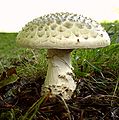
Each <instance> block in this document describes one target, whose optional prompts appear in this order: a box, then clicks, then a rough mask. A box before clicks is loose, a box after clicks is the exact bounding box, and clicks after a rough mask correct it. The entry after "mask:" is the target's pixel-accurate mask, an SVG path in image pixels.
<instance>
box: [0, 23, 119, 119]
mask: <svg viewBox="0 0 119 120" xmlns="http://www.w3.org/2000/svg"><path fill="white" fill-rule="evenodd" d="M102 25H103V26H104V28H105V29H106V30H107V32H108V33H109V35H110V38H111V41H112V42H111V45H110V46H108V47H106V48H99V49H90V50H86V49H84V50H80V49H79V50H76V51H75V50H74V51H73V52H72V63H73V67H74V73H75V75H76V76H75V81H76V82H77V88H76V91H75V93H74V95H73V96H72V99H71V100H68V101H65V100H64V99H63V98H62V97H61V96H56V97H54V98H49V95H50V93H49V95H46V96H43V97H41V95H40V89H41V85H42V84H43V82H44V79H45V75H46V71H47V60H46V56H47V54H46V50H45V49H42V50H33V49H26V48H21V47H19V46H17V45H16V43H15V38H16V35H17V33H0V119H1V120H16V119H17V120H27V119H28V120H39V119H40V120H46V119H49V120H66V119H67V120H78V119H80V120H83V119H87V120H92V119H97V120H104V119H107V120H111V119H115V120H116V119H119V87H118V86H119V52H118V51H119V43H118V42H119V22H118V21H115V22H112V23H107V22H104V23H102Z"/></svg>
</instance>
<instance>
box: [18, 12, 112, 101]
mask: <svg viewBox="0 0 119 120" xmlns="http://www.w3.org/2000/svg"><path fill="white" fill-rule="evenodd" d="M16 41H17V43H18V44H20V45H21V46H23V47H28V48H34V49H40V48H47V49H48V52H47V55H48V56H47V58H48V70H47V75H46V79H45V82H44V84H43V85H42V89H41V95H44V94H47V93H48V92H49V91H50V92H51V96H53V95H58V94H60V95H62V96H63V98H64V99H67V100H68V99H70V98H71V96H72V94H73V92H74V90H75V89H76V83H75V81H74V73H73V67H72V65H71V58H70V53H71V52H72V50H73V49H78V48H99V47H105V46H108V45H109V44H110V38H109V36H108V34H107V32H106V31H105V30H104V29H103V27H102V26H101V25H100V24H99V23H97V22H96V21H95V20H92V19H91V18H87V17H84V16H82V15H78V14H73V13H68V12H66V13H62V12H61V13H55V14H48V15H44V16H41V17H39V18H36V19H34V20H33V21H31V22H29V23H28V24H27V25H26V26H25V27H24V28H23V29H22V30H21V31H20V32H19V34H18V35H17V40H16Z"/></svg>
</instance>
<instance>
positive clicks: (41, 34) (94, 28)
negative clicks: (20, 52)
mask: <svg viewBox="0 0 119 120" xmlns="http://www.w3.org/2000/svg"><path fill="white" fill-rule="evenodd" d="M16 41H17V43H18V44H20V45H21V46H23V47H29V48H35V49H37V48H38V49H39V48H48V49H76V48H98V47H105V46H107V45H109V44H110V38H109V36H108V34H107V32H106V31H105V30H104V29H103V27H102V26H101V25H100V24H99V23H97V22H96V21H95V20H92V19H91V18H87V17H84V16H83V15H78V14H73V13H68V12H66V13H62V12H61V13H55V14H48V15H44V16H41V17H39V18H36V19H34V20H33V21H31V22H29V23H28V24H26V26H25V27H24V28H23V29H22V30H21V31H20V32H19V33H18V35H17V40H16Z"/></svg>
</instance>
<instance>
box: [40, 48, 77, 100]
mask: <svg viewBox="0 0 119 120" xmlns="http://www.w3.org/2000/svg"><path fill="white" fill-rule="evenodd" d="M71 51H72V50H62V49H49V50H48V71H47V76H46V79H45V82H44V84H43V86H42V93H41V94H42V95H44V94H46V93H48V92H49V91H51V95H58V94H60V95H62V96H63V98H64V99H70V98H71V96H72V94H73V92H74V90H75V88H76V83H75V82H74V80H73V77H74V73H73V71H72V68H73V67H72V65H71V60H70V52H71Z"/></svg>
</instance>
